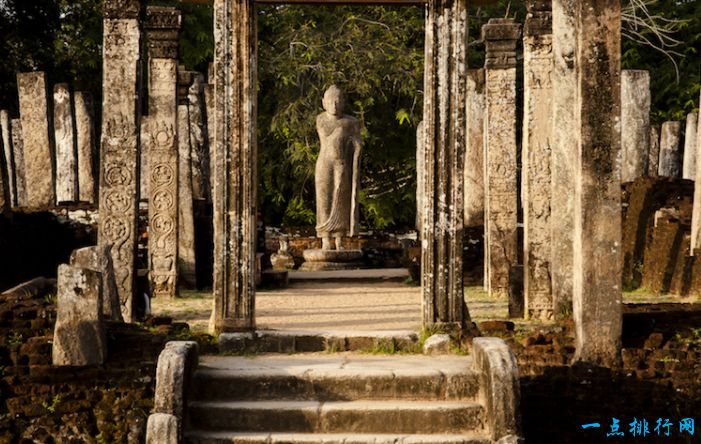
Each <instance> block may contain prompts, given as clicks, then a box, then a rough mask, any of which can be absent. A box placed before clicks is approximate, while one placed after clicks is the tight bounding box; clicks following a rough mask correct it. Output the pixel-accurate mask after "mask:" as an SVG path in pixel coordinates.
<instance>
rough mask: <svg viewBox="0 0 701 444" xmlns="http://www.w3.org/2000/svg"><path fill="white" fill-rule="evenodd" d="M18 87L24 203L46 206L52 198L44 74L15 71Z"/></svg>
mask: <svg viewBox="0 0 701 444" xmlns="http://www.w3.org/2000/svg"><path fill="white" fill-rule="evenodd" d="M17 89H18V91H19V109H20V116H21V120H22V136H23V146H24V177H25V181H26V191H27V202H26V206H27V207H31V208H46V207H49V206H52V205H53V204H54V200H55V199H54V196H55V194H54V177H55V170H54V163H53V160H52V151H53V141H52V140H51V136H50V134H49V121H50V120H49V111H48V109H49V108H48V100H47V90H46V76H45V75H44V73H43V72H30V73H18V74H17Z"/></svg>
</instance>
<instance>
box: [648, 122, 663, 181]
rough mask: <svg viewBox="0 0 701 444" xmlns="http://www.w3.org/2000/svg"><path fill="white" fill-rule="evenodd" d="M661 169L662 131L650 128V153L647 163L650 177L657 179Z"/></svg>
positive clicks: (654, 127)
mask: <svg viewBox="0 0 701 444" xmlns="http://www.w3.org/2000/svg"><path fill="white" fill-rule="evenodd" d="M659 168H660V129H659V128H658V127H656V126H653V127H651V128H650V153H649V157H648V163H647V175H648V177H657V174H658V173H659Z"/></svg>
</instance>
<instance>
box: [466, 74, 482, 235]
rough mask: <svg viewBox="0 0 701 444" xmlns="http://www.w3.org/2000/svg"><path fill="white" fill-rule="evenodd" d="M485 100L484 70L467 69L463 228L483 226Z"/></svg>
mask: <svg viewBox="0 0 701 444" xmlns="http://www.w3.org/2000/svg"><path fill="white" fill-rule="evenodd" d="M484 100H485V98H484V69H468V70H467V135H466V137H465V138H466V144H467V147H466V149H465V216H464V217H465V221H464V223H465V227H482V226H484V105H485V104H484Z"/></svg>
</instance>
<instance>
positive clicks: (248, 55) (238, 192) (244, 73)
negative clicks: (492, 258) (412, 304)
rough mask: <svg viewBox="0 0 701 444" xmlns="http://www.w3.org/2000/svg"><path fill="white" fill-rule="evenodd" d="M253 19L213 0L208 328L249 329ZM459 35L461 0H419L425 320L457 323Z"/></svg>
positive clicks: (462, 48) (232, 2) (238, 4)
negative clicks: (422, 16)
mask: <svg viewBox="0 0 701 444" xmlns="http://www.w3.org/2000/svg"><path fill="white" fill-rule="evenodd" d="M266 2H270V1H269V0H266ZM294 2H297V1H293V3H294ZM277 3H287V2H277ZM297 3H299V2H297ZM305 3H308V2H305ZM322 3H325V4H326V3H328V2H322ZM333 3H334V4H345V3H350V4H352V3H362V4H372V3H378V4H383V3H384V4H388V3H389V4H411V5H416V4H417V1H416V0H409V1H407V2H404V1H403V0H402V1H397V2H389V1H379V2H374V1H367V0H365V1H362V2H357V1H353V0H351V1H348V2H340V3H339V2H333ZM418 4H420V3H418ZM256 21H257V19H256V14H255V3H254V1H253V0H215V2H214V37H215V38H214V40H215V51H214V52H215V60H214V84H215V94H214V95H215V98H216V103H215V109H216V111H215V130H214V134H215V150H214V151H215V153H216V154H215V157H214V159H213V162H212V163H213V165H214V166H213V174H214V177H215V187H214V231H215V239H214V279H213V281H214V283H213V292H214V313H213V318H212V320H213V322H212V329H213V330H214V333H221V332H226V331H240V330H250V329H255V328H256V314H255V313H256V294H255V252H256V248H255V246H256V244H255V236H256V224H257V212H256V191H257V183H256V180H257V179H256V177H257V165H256V163H257V147H256V118H257V115H256V106H257V102H256V101H257V99H256V90H255V88H256V78H257V30H256V28H257V24H256ZM466 37H467V3H466V1H465V0H430V1H429V2H428V3H426V47H425V74H424V91H425V99H424V125H425V131H424V137H423V140H422V142H423V145H424V151H423V152H424V158H423V159H417V161H418V162H420V163H422V164H423V165H424V180H423V181H422V183H423V185H422V186H421V188H420V189H419V190H418V194H419V195H420V196H421V199H422V202H423V206H422V209H423V211H422V214H421V215H420V220H421V227H422V229H421V239H422V242H421V245H422V255H421V256H422V261H421V262H422V273H421V275H422V279H421V312H422V316H421V318H422V324H423V326H425V327H428V326H432V327H440V328H449V329H456V328H457V329H460V328H463V327H464V326H465V325H466V323H467V321H469V313H468V311H467V307H466V306H465V303H464V301H463V282H462V230H463V223H462V218H463V212H462V208H463V205H462V202H463V181H462V177H463V173H462V171H463V156H464V151H465V150H464V144H465V113H466V110H465V105H464V104H465V98H466V93H467V92H466V50H467V49H466V40H467V39H466Z"/></svg>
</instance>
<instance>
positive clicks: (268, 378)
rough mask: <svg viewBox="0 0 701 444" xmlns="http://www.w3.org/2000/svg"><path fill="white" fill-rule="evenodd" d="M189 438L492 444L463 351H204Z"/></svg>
mask: <svg viewBox="0 0 701 444" xmlns="http://www.w3.org/2000/svg"><path fill="white" fill-rule="evenodd" d="M190 393H191V397H190V399H189V400H188V401H189V403H188V419H189V427H188V431H187V433H186V442H188V443H192V444H220V443H239V442H245V443H261V444H264V443H269V442H275V443H283V442H285V443H288V442H289V443H329V442H335V443H350V442H353V443H378V442H382V443H385V442H386V443H396V442H401V443H425V444H428V443H436V444H437V443H446V444H447V443H450V444H453V443H455V444H457V443H470V444H482V443H489V442H490V440H489V439H488V438H487V437H486V435H485V425H484V422H485V418H484V415H485V409H484V407H483V406H482V405H481V404H480V403H479V402H478V401H477V397H478V394H479V375H478V374H477V373H476V372H475V371H474V370H473V362H472V359H471V358H469V357H451V356H439V357H424V356H382V357H376V356H364V355H350V356H349V355H345V356H344V355H341V356H330V355H307V356H280V355H268V356H262V357H257V358H254V359H250V358H245V357H244V358H239V357H220V356H210V357H204V358H203V359H202V361H201V362H200V365H199V367H198V369H197V370H196V372H195V374H194V377H193V384H192V389H191V391H190Z"/></svg>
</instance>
